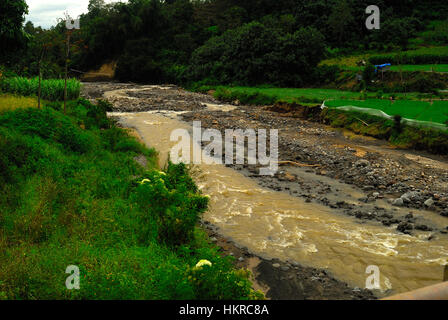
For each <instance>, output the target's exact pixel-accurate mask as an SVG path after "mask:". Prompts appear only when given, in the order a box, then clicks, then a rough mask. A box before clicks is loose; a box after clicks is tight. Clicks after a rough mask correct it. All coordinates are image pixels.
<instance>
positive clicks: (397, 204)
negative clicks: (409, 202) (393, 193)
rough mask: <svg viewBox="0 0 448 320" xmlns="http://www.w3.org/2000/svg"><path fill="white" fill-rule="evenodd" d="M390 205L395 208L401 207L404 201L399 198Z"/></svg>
mask: <svg viewBox="0 0 448 320" xmlns="http://www.w3.org/2000/svg"><path fill="white" fill-rule="evenodd" d="M392 204H393V205H394V206H397V207H401V206H403V205H404V201H403V199H401V198H398V199H395V200H394V201H393V202H392Z"/></svg>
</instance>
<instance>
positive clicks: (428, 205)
mask: <svg viewBox="0 0 448 320" xmlns="http://www.w3.org/2000/svg"><path fill="white" fill-rule="evenodd" d="M433 204H434V200H433V199H432V198H429V199H428V200H426V201H425V206H427V207H432V205H433Z"/></svg>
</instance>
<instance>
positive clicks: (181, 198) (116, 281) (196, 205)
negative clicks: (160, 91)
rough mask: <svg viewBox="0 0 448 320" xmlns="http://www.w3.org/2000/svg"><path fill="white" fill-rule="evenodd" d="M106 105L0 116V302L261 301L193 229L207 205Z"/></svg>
mask: <svg viewBox="0 0 448 320" xmlns="http://www.w3.org/2000/svg"><path fill="white" fill-rule="evenodd" d="M51 105H53V106H54V107H55V108H56V109H58V108H59V106H58V105H57V104H51ZM107 106H108V105H107V103H104V102H101V103H99V104H98V105H97V106H94V105H91V104H90V103H89V102H88V101H86V100H79V101H74V102H70V103H69V104H68V108H67V115H64V114H62V113H61V112H59V111H57V110H55V109H53V108H51V107H49V106H46V107H44V108H43V109H42V110H38V109H36V108H28V109H26V108H19V109H16V110H13V111H6V112H3V113H0V299H226V300H233V299H250V298H261V297H262V296H261V295H260V294H258V293H255V292H254V291H253V290H252V289H251V283H250V282H249V280H248V274H247V272H246V271H244V270H235V269H234V268H233V266H232V263H231V260H230V258H224V257H222V256H221V255H220V253H219V252H218V249H217V248H216V247H215V246H213V245H211V244H209V243H208V242H207V240H206V239H207V237H206V235H205V233H204V232H203V231H201V230H200V229H198V228H197V222H198V219H199V217H200V215H201V213H202V212H204V210H206V208H207V203H208V199H207V198H206V197H203V196H202V195H201V194H200V192H199V191H198V189H197V187H196V185H195V184H194V183H193V181H192V179H191V178H190V177H189V175H188V170H187V168H186V167H185V166H183V165H179V166H175V165H170V166H169V167H168V168H167V170H166V171H165V172H160V171H159V169H158V168H157V167H156V162H157V161H156V153H155V151H154V150H148V149H146V148H145V147H144V146H143V145H141V144H140V143H139V142H137V141H136V140H135V138H132V137H130V136H129V135H128V134H127V132H126V131H125V130H123V129H120V128H118V127H116V126H115V125H114V124H113V123H112V122H111V121H110V120H108V119H107V117H106V109H107ZM136 156H144V157H145V158H146V159H147V160H148V167H147V168H143V167H142V166H141V165H139V164H138V163H137V162H136V161H135V160H134V158H135V157H136ZM145 179H146V180H145ZM143 180H145V182H144V183H142V181H143ZM201 259H207V260H209V261H210V262H211V263H212V266H211V267H208V266H206V267H202V268H195V265H196V264H197V263H198V261H199V260H201ZM70 265H75V266H78V267H79V269H80V290H67V288H66V285H65V283H66V279H67V277H68V276H69V275H68V274H66V273H65V271H66V268H67V267H68V266H70Z"/></svg>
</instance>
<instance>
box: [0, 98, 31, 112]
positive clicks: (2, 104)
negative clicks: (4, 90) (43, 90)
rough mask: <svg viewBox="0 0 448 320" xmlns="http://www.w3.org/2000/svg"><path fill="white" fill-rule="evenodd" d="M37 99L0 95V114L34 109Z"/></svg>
mask: <svg viewBox="0 0 448 320" xmlns="http://www.w3.org/2000/svg"><path fill="white" fill-rule="evenodd" d="M36 107H37V99H36V98H34V97H20V96H14V95H10V94H3V95H0V113H1V112H5V111H12V110H16V109H21V108H36Z"/></svg>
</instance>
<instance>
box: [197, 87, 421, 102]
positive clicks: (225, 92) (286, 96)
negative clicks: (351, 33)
mask: <svg viewBox="0 0 448 320" xmlns="http://www.w3.org/2000/svg"><path fill="white" fill-rule="evenodd" d="M209 90H216V91H215V93H214V96H215V97H216V98H218V99H219V100H224V101H232V100H236V99H238V100H240V101H241V102H242V103H246V104H273V103H275V102H276V101H284V102H288V103H293V102H297V103H301V104H303V105H307V104H317V103H322V102H323V101H325V100H334V99H352V100H361V99H362V100H365V99H377V98H379V97H378V93H376V92H367V93H365V94H363V93H361V92H352V91H344V90H337V89H320V88H275V87H238V86H235V87H230V86H216V87H215V86H204V87H201V88H199V89H198V91H200V92H207V91H209ZM254 95H259V97H257V99H255V102H252V100H251V99H247V97H249V98H250V97H251V96H254ZM391 95H393V96H394V97H395V98H397V99H408V100H418V99H419V96H420V95H421V94H419V93H417V92H410V93H406V94H403V93H394V94H387V93H381V97H382V98H384V99H388V98H389V97H390V96H391ZM245 100H247V101H245ZM386 101H389V100H386Z"/></svg>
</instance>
